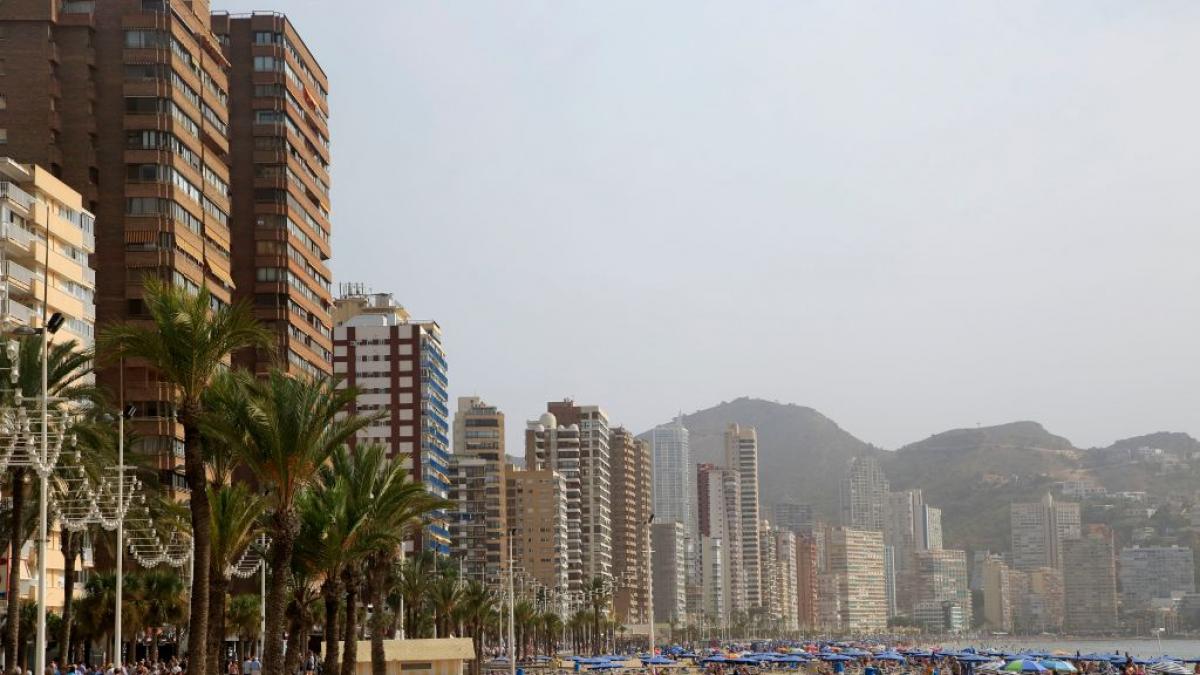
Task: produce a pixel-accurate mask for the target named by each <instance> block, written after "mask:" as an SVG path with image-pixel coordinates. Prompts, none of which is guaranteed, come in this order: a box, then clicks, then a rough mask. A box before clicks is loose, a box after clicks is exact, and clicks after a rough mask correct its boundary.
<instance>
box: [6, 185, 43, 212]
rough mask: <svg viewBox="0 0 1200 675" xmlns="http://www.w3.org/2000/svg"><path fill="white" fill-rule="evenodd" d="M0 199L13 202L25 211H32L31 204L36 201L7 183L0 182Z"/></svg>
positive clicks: (31, 196)
mask: <svg viewBox="0 0 1200 675" xmlns="http://www.w3.org/2000/svg"><path fill="white" fill-rule="evenodd" d="M0 199H8V200H10V201H12V202H15V203H16V204H17V205H18V206H20V207H21V208H22V209H24V210H25V211H29V210H30V209H32V208H33V203H34V202H35V201H37V200H36V199H34V198H33V195H31V194H29V193H28V192H26V191H24V190H22V189H21V188H19V187H17V186H16V185H14V184H12V183H9V182H7V181H3V182H0Z"/></svg>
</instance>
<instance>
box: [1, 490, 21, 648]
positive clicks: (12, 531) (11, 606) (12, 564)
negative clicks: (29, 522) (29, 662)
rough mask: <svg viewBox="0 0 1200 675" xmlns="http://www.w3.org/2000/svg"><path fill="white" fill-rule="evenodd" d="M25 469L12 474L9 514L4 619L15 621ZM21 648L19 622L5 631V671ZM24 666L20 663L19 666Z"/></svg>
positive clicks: (17, 608) (9, 623)
mask: <svg viewBox="0 0 1200 675" xmlns="http://www.w3.org/2000/svg"><path fill="white" fill-rule="evenodd" d="M24 483H25V469H13V471H12V491H11V494H12V513H10V514H9V517H10V524H9V536H10V537H11V541H10V542H9V551H10V554H9V557H8V588H7V589H6V590H7V591H8V614H7V615H6V616H10V617H14V616H20V615H21V594H20V593H19V592H18V590H19V589H18V586H19V585H20V583H21V581H20V580H21V574H20V570H21V545H22V544H24V542H22V541H21V532H22V530H23V529H24V528H23V527H22V524H21V521H22V520H24V518H25V514H24V513H23V512H24V510H25V490H24ZM20 644H21V622H20V621H9V622H8V630H6V631H4V664H5V665H6V666H7V667H8V668H10V669H11V668H12V666H13V665H15V664H16V663H17V660H18V659H19V658H20V655H19V654H18V652H19V651H20V650H19V646H20ZM22 663H23V662H22Z"/></svg>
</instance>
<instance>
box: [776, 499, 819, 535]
mask: <svg viewBox="0 0 1200 675" xmlns="http://www.w3.org/2000/svg"><path fill="white" fill-rule="evenodd" d="M770 510H771V522H773V523H775V527H778V528H780V529H784V530H790V531H792V532H795V533H796V534H808V533H809V532H812V528H813V522H814V520H815V519H816V513H815V511H814V509H813V505H812V504H800V503H797V502H775V503H774V504H772V505H771V509H770Z"/></svg>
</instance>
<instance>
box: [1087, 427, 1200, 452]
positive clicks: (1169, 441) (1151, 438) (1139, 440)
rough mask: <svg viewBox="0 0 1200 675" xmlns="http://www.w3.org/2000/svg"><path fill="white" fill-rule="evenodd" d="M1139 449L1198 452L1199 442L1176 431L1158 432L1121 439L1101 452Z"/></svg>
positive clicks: (1199, 450)
mask: <svg viewBox="0 0 1200 675" xmlns="http://www.w3.org/2000/svg"><path fill="white" fill-rule="evenodd" d="M1139 448H1157V449H1159V450H1170V451H1173V452H1200V441H1197V440H1196V439H1194V438H1192V437H1191V436H1190V435H1188V434H1185V433H1182V432H1178V431H1159V432H1157V433H1153V434H1146V435H1144V436H1134V437H1133V438H1122V439H1121V440H1119V441H1117V442H1116V443H1113V444H1112V445H1110V446H1108V447H1107V448H1103V450H1108V451H1119V450H1137V449H1139Z"/></svg>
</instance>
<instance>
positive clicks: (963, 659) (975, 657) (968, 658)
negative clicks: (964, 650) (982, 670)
mask: <svg viewBox="0 0 1200 675" xmlns="http://www.w3.org/2000/svg"><path fill="white" fill-rule="evenodd" d="M954 658H955V659H958V661H959V662H960V663H987V662H988V661H991V660H992V658H991V657H990V656H980V655H979V654H958V655H956V656H955V657H954Z"/></svg>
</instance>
